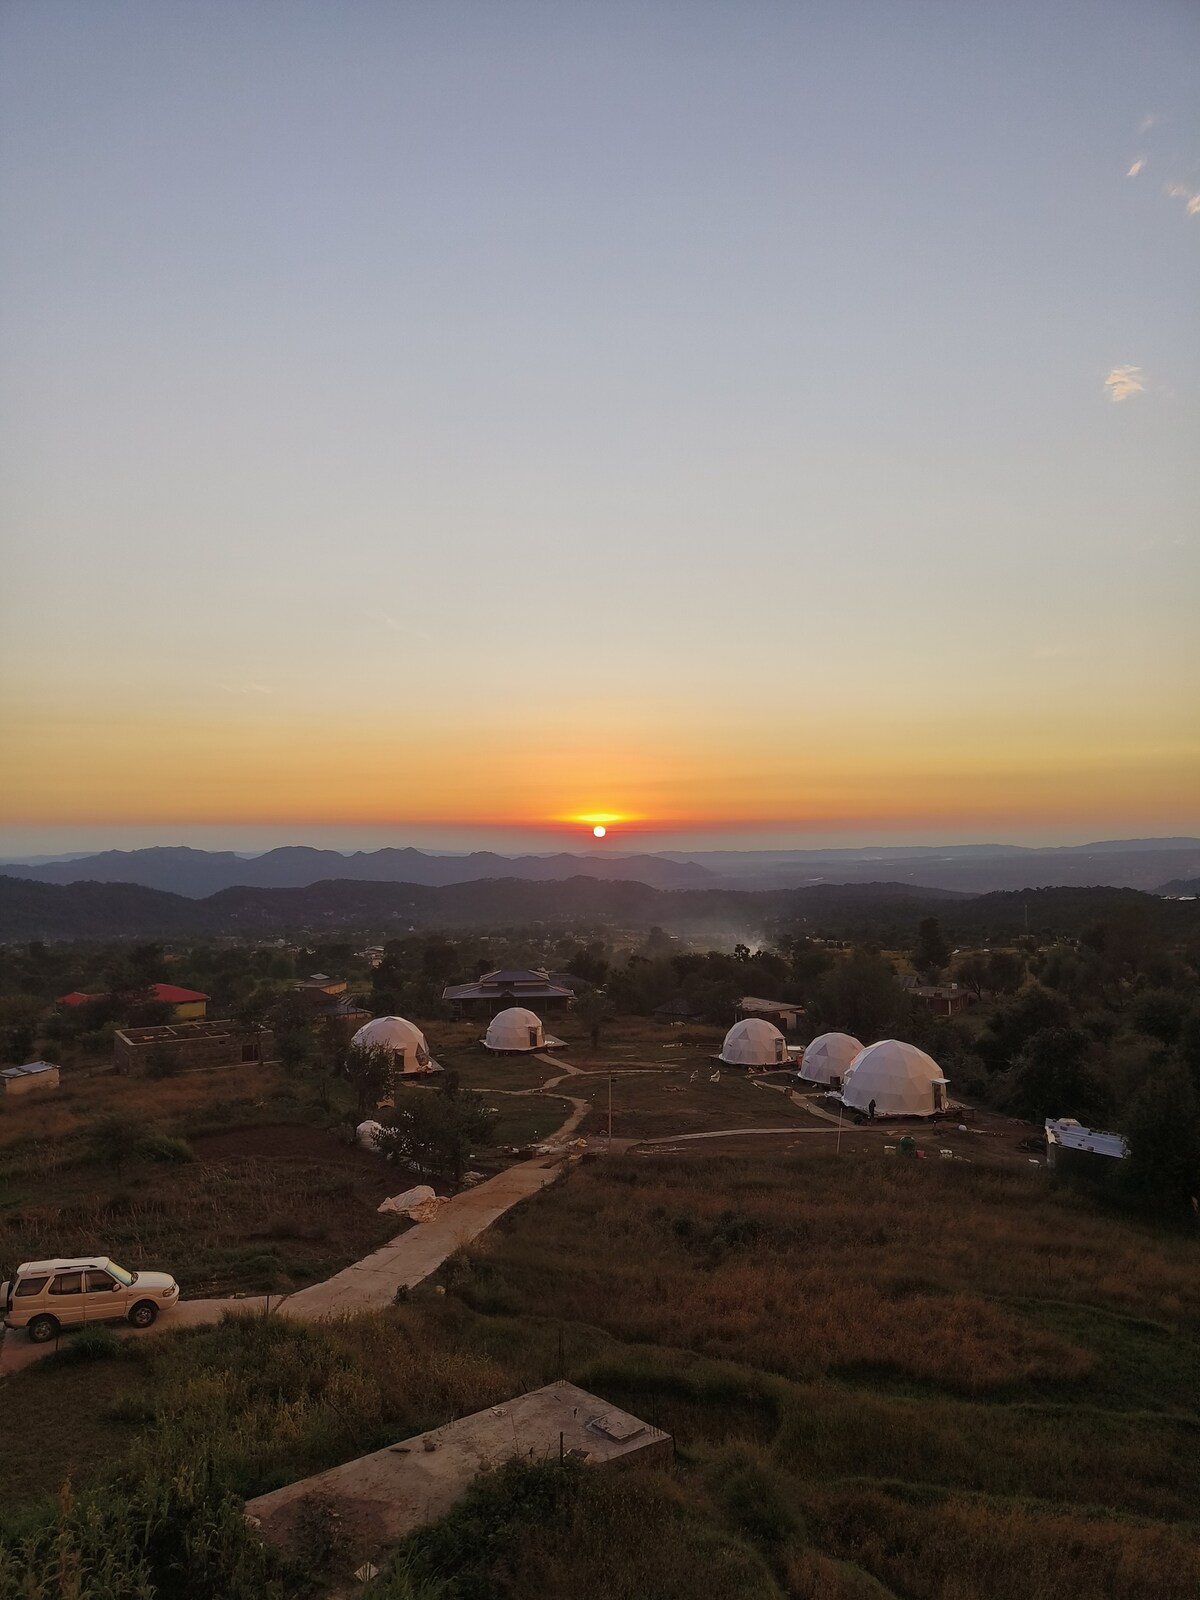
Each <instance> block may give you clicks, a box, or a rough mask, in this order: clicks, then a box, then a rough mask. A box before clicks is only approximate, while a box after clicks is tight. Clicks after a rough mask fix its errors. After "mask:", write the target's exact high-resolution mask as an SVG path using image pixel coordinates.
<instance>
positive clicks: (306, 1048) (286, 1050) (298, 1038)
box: [275, 1027, 313, 1072]
mask: <svg viewBox="0 0 1200 1600" xmlns="http://www.w3.org/2000/svg"><path fill="white" fill-rule="evenodd" d="M312 1048H313V1040H312V1034H311V1033H310V1032H309V1030H308V1029H307V1028H304V1027H290V1028H282V1029H280V1030H279V1032H277V1033H276V1035H275V1054H276V1055H277V1056H278V1057H279V1059H280V1061H281V1062H282V1063H283V1069H284V1071H285V1072H297V1071H298V1070H299V1069H300V1068H301V1067H303V1066H305V1065H306V1064H307V1062H308V1061H309V1059H310V1057H311V1056H312Z"/></svg>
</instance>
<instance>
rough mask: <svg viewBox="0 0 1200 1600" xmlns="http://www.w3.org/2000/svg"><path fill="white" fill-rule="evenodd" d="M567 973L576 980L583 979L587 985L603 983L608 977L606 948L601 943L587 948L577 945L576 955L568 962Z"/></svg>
mask: <svg viewBox="0 0 1200 1600" xmlns="http://www.w3.org/2000/svg"><path fill="white" fill-rule="evenodd" d="M567 971H568V972H570V973H572V974H573V975H574V976H575V977H576V978H582V979H583V980H584V982H585V983H603V982H604V980H605V978H606V977H607V975H608V960H607V958H606V956H605V954H604V946H603V945H602V944H600V943H599V942H596V943H593V944H589V945H587V946H586V948H585V946H583V945H576V947H575V951H574V954H573V955H572V956H571V959H570V960H569V961H568V962H567Z"/></svg>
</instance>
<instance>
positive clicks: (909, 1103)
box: [842, 1039, 948, 1117]
mask: <svg viewBox="0 0 1200 1600" xmlns="http://www.w3.org/2000/svg"><path fill="white" fill-rule="evenodd" d="M947 1089H948V1084H947V1081H946V1079H945V1078H944V1077H943V1076H942V1069H941V1067H939V1066H938V1064H937V1062H936V1061H935V1060H934V1059H933V1057H932V1056H927V1055H926V1054H925V1052H924V1050H918V1049H917V1047H916V1045H915V1044H903V1043H902V1042H901V1041H900V1040H899V1039H880V1041H879V1043H878V1044H872V1045H868V1046H867V1048H866V1049H865V1050H860V1051H859V1053H858V1054H857V1055H856V1056H855V1058H854V1060H853V1061H852V1062H851V1063H850V1066H849V1068H848V1069H847V1072H846V1075H845V1077H844V1078H843V1079H842V1103H843V1105H847V1106H850V1107H851V1108H852V1109H853V1110H855V1111H866V1110H867V1109H868V1108H869V1106H870V1104H871V1101H872V1100H874V1102H875V1113H876V1115H877V1116H880V1117H931V1116H932V1115H933V1114H934V1112H935V1111H944V1110H945V1109H946V1104H947Z"/></svg>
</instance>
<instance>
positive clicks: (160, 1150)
mask: <svg viewBox="0 0 1200 1600" xmlns="http://www.w3.org/2000/svg"><path fill="white" fill-rule="evenodd" d="M139 1154H140V1155H144V1156H146V1157H148V1158H149V1159H150V1160H151V1161H172V1162H176V1163H183V1162H188V1161H195V1159H196V1152H195V1151H194V1150H193V1149H192V1147H191V1145H190V1144H189V1143H188V1142H187V1140H186V1139H180V1138H178V1137H177V1136H176V1135H175V1134H173V1133H159V1132H157V1131H155V1132H152V1133H148V1134H147V1135H146V1137H145V1138H144V1139H143V1140H142V1143H141V1148H140V1150H139Z"/></svg>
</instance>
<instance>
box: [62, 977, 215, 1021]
mask: <svg viewBox="0 0 1200 1600" xmlns="http://www.w3.org/2000/svg"><path fill="white" fill-rule="evenodd" d="M107 998H108V996H107V995H106V994H103V993H101V994H84V992H83V991H82V989H72V991H71V993H70V994H60V995H59V997H58V1004H59V1005H60V1006H86V1005H87V1004H88V1002H89V1001H92V1000H106V999H107ZM208 998H209V997H208V995H206V994H201V993H200V991H199V989H181V988H180V986H179V985H178V984H177V983H152V984H151V985H150V987H149V988H148V989H147V990H146V992H145V999H146V1000H148V1001H154V1002H156V1003H157V1004H159V1005H164V1006H173V1007H174V1008H175V1015H176V1017H177V1018H179V1019H180V1020H186V1019H193V1020H194V1019H196V1018H199V1017H203V1015H204V1013H205V1011H206V1010H207V1008H208Z"/></svg>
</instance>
